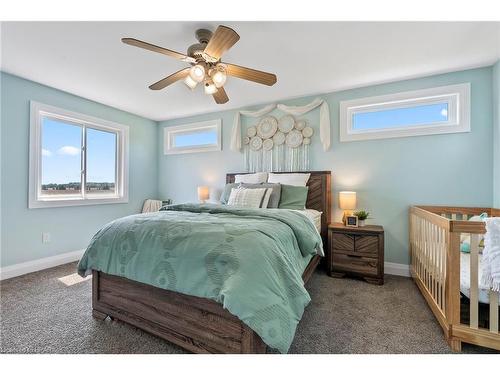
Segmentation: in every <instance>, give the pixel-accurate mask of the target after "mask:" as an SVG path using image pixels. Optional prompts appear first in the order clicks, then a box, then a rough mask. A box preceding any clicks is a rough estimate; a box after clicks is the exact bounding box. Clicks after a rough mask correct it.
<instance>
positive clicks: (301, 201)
mask: <svg viewBox="0 0 500 375" xmlns="http://www.w3.org/2000/svg"><path fill="white" fill-rule="evenodd" d="M308 190H309V187H307V186H293V185H281V199H280V204H279V206H278V208H287V209H290V210H303V209H305V208H306V202H307V192H308Z"/></svg>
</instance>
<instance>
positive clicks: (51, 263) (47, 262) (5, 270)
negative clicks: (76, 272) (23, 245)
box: [0, 250, 85, 280]
mask: <svg viewBox="0 0 500 375" xmlns="http://www.w3.org/2000/svg"><path fill="white" fill-rule="evenodd" d="M84 252H85V250H77V251H72V252H69V253H64V254H59V255H54V256H51V257H47V258H42V259H37V260H32V261H29V262H24V263H18V264H13V265H12V266H7V267H2V268H0V280H6V279H10V278H12V277H16V276H21V275H25V274H27V273H31V272H36V271H40V270H44V269H46V268H51V267H55V266H60V265H61V264H66V263H71V262H74V261H77V260H79V259H80V258H81V257H82V255H83V253H84Z"/></svg>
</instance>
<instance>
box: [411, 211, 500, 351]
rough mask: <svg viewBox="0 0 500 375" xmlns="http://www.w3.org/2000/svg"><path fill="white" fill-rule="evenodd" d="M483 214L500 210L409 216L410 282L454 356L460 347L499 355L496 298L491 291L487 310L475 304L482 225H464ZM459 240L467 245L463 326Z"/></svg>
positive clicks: (422, 213)
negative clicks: (484, 321)
mask: <svg viewBox="0 0 500 375" xmlns="http://www.w3.org/2000/svg"><path fill="white" fill-rule="evenodd" d="M483 212H486V213H488V215H489V216H500V210H497V209H491V208H477V207H476V208H464V207H448V206H446V207H441V206H414V207H411V208H410V212H409V242H410V243H409V247H410V256H411V263H410V270H411V274H412V277H413V278H414V280H415V282H416V284H417V286H418V287H419V289H420V291H421V292H422V295H423V296H424V298H425V299H426V301H427V303H428V304H429V306H430V308H431V310H432V311H433V313H434V315H435V316H436V318H437V320H438V322H439V324H440V325H441V327H442V328H443V332H444V334H445V337H446V339H447V340H448V342H449V344H450V346H451V347H452V349H453V350H456V351H460V350H461V342H462V341H463V342H469V343H472V344H477V345H482V346H487V347H490V348H494V349H498V350H500V335H499V327H498V326H499V307H498V300H499V293H498V292H493V291H489V306H485V304H484V303H480V300H479V293H480V286H479V281H478V276H479V269H480V267H479V260H480V242H481V238H482V236H483V235H484V233H485V232H486V231H485V225H484V223H483V222H476V221H468V220H469V219H470V218H471V217H472V216H475V215H480V214H481V213H483ZM461 238H462V240H463V239H464V238H465V239H466V240H468V241H469V243H470V256H469V259H470V262H469V267H470V269H469V275H470V280H469V285H470V289H469V290H470V292H469V296H468V300H469V301H470V303H469V310H468V322H461V315H462V314H461V312H464V313H466V312H467V311H465V309H464V311H461V308H462V307H461V300H462V301H463V300H464V299H466V298H462V299H461V294H460V275H461V268H460V267H461V252H460V246H461ZM480 307H481V311H480ZM485 307H486V310H487V311H486V313H487V315H488V316H487V324H481V321H480V319H479V316H480V312H483V310H485ZM488 310H489V311H488ZM483 315H484V314H483Z"/></svg>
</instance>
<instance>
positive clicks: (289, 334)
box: [79, 172, 331, 353]
mask: <svg viewBox="0 0 500 375" xmlns="http://www.w3.org/2000/svg"><path fill="white" fill-rule="evenodd" d="M310 173H311V176H310V179H309V181H308V183H307V185H308V186H309V192H308V196H307V203H306V208H308V209H314V210H317V211H320V212H322V213H323V215H322V219H321V226H320V231H319V233H318V231H317V230H316V228H315V227H314V223H313V222H312V221H311V220H309V219H308V218H307V217H306V216H304V215H302V214H299V213H294V212H285V211H291V210H281V211H282V212H278V211H280V210H278V209H274V210H272V209H271V210H260V211H259V212H256V211H255V210H253V211H252V210H250V211H245V210H240V209H232V208H226V207H221V206H210V205H202V206H199V205H179V206H176V208H174V209H173V211H175V212H174V213H171V212H169V213H167V214H165V215H179V217H180V218H181V219H179V223H180V222H186V221H191V222H192V221H196V224H195V225H196V226H194V227H193V228H196V230H194V231H193V232H191V233H188V234H186V233H184V232H185V231H186V229H185V228H183V227H182V225H181V226H179V225H178V226H177V227H173V228H172V227H168V228H170V229H169V230H168V231H164V230H162V229H161V227H158V225H160V224H161V222H162V216H161V215H163V214H162V213H160V214H159V216H158V217H155V218H154V220H153V217H154V215H153V216H151V215H149V216H148V215H146V216H141V215H135V216H133V217H129V218H128V219H119V220H118V221H117V222H114V223H111V224H110V226H107V227H105V228H103V229H102V230H101V231H100V232H99V233H98V234H97V235H96V237H94V238H97V239H98V240H99V241H100V242H99V243H100V247H98V246H94V247H93V246H92V243H91V245H90V246H89V249H90V250H87V252H88V254H87V253H86V255H84V258H82V261H81V262H80V264H81V267H80V265H79V272H80V273H81V274H84V273H89V272H91V273H92V274H93V281H92V283H93V285H92V309H93V310H92V313H93V316H94V317H95V318H97V319H105V318H106V317H108V316H109V317H110V318H112V319H119V320H121V321H124V322H126V323H129V324H132V325H134V326H136V327H138V328H141V329H143V330H145V331H148V332H150V333H152V334H155V335H157V336H160V337H162V338H164V339H166V340H168V341H170V342H173V343H175V344H177V345H179V346H181V347H183V348H185V349H187V350H189V351H191V352H195V353H265V352H266V350H267V346H268V345H269V346H271V347H273V348H276V349H278V350H279V351H280V352H286V351H287V350H288V347H289V345H290V343H291V340H292V339H293V334H294V332H295V327H296V324H297V323H298V321H299V320H300V318H301V316H302V312H303V309H304V308H305V306H306V305H307V303H308V302H309V300H310V298H309V296H308V294H307V292H306V293H305V294H304V291H305V289H303V288H304V284H305V283H306V282H307V281H308V280H309V278H310V277H311V275H312V273H313V272H314V270H315V268H316V266H317V265H318V263H319V260H320V256H319V255H318V254H315V253H313V252H312V251H311V250H310V248H311V246H312V244H314V243H316V242H317V243H318V244H319V243H321V242H323V241H325V240H326V234H327V228H328V222H329V218H330V207H331V185H330V179H331V174H330V172H310ZM234 176H235V174H228V175H227V182H228V183H229V182H233V181H234ZM172 217H174V216H172ZM175 217H176V219H175V220H177V216H175ZM169 220H170V219H169ZM169 223H170V222H169ZM176 223H177V221H176ZM266 223H268V224H269V223H273V224H272V226H273V230H276V233H282V237H279V240H273V241H274V242H269V239H268V237H270V238H271V237H273V236H277V234H274V233H271V232H270V231H269V230H268V228H269V227H270V225H271V224H269V225H267V226H266V225H265V224H266ZM153 225H154V226H153ZM162 225H163V224H162ZM169 225H170V224H169ZM193 225H194V224H193ZM113 226H115V227H120V226H122V227H123V228H122V229H121V230H122V231H121V232H120V231H118V232H117V231H116V228H114V229H113V230H111V229H109V228H110V227H113ZM245 227H248V228H250V229H251V230H254V228H255V231H256V232H255V233H252V235H254V236H255V237H252V238H253V239H255V244H257V245H254V247H253V248H249V247H248V246H249V245H248V242H249V241H248V240H247V241H246V242H245V241H243V239H244V235H241V236H240V237H241V238H240V237H238V236H239V233H238V231H240V230H241V229H244V228H245ZM131 228H140V229H137V233H140V234H137V233H135V234H133V235H132V233H134V230H131ZM148 228H149V229H148ZM158 228H160V229H158ZM308 228H309V229H308ZM311 228H312V229H311ZM141 231H143V232H141ZM313 231H314V234H312V233H313ZM257 232H259V233H264V234H265V235H262V236H261V235H257V234H256V233H257ZM107 233H108V234H107ZM116 233H118V234H119V235H120V236H122V237H123V238H125V239H126V238H127V237H128V236H130V239H126V240H125V241H121V242H120V243H123V245H122V244H121V245H120V246H121V247H120V248H119V250H118V252H116V251H115V252H110V253H109V254H105V253H103V251H104V252H105V250H102V249H103V248H104V249H106V241H105V240H104V239H105V238H106V235H108V237H109V238H112V239H113V238H115V237H113V236H116ZM165 233H168V234H167V235H166V234H165ZM217 233H221V234H220V236H219V234H217ZM222 233H223V234H222ZM290 233H292V234H293V235H290ZM202 234H203V235H204V237H203V238H204V239H205V240H206V241H207V246H203V247H200V246H198V248H197V249H196V250H197V251H198V252H200V251H205V247H206V251H207V253H206V254H205V253H200V254H199V256H198V255H195V256H194V257H193V259H197V260H193V259H191V258H190V259H189V261H188V260H185V259H184V258H181V257H180V256H179V257H177V258H176V253H175V251H174V252H168V254H167V252H165V255H164V256H165V259H164V260H163V261H161V262H158V261H157V260H155V264H151V267H152V268H151V269H153V272H152V273H151V275H153V276H154V282H150V281H148V280H146V279H144V278H141V276H140V274H141V272H139V270H140V267H145V266H147V264H148V262H149V260H148V259H149V258H148V257H147V256H145V255H144V256H142V255H137V253H138V254H144V253H147V251H149V248H148V249H140V251H136V250H134V248H135V247H134V246H135V245H134V241H138V240H137V236H140V238H143V239H146V240H147V241H150V242H144V243H152V244H156V243H160V242H159V241H160V240H159V239H160V238H163V237H161V236H164V237H165V236H166V238H167V237H169V236H170V237H171V238H170V239H169V241H177V239H176V238H183V240H182V241H181V242H179V243H176V245H175V246H176V248H175V249H180V250H179V251H181V252H180V253H178V254H182V251H186V250H189V248H190V241H194V239H196V237H197V236H198V237H199V236H202ZM134 238H135V239H134ZM218 240H220V242H221V244H220V246H219V245H218V246H215V247H214V246H211V245H210V243H211V242H210V241H218ZM93 241H94V239H93ZM259 241H264V242H259ZM266 241H267V242H266ZM314 241H316V242H314ZM141 243H142V242H141ZM103 246H104V247H103ZM154 246H156V245H151V248H152V249H153V248H154ZM245 246H247V248H245ZM275 246H276V248H277V249H278V250H279V251H278V250H276V249H275ZM111 247H112V246H111V245H110V248H111ZM94 248H99V249H101V251H100V252H99V254H101V255H102V254H104V255H102V256H101V255H99V257H100V258H103V257H104V258H106V259H107V258H109V257H113V256H116V261H115V262H114V263H113V264H114V265H113V267H114V268H113V267H110V266H109V265H108V268H106V269H104V268H103V267H99V262H98V261H96V260H95V259H96V257H98V256H97V255H96V253H92V251H91V250H92V249H94ZM215 248H217V250H216V251H215V252H214V250H213V249H215ZM297 249H299V250H300V251H301V252H302V256H301V257H300V256H296V255H290V254H292V253H293V254H296V253H297ZM151 251H152V250H151ZM231 251H233V252H236V253H237V256H235V257H234V256H233V255H232V253H231ZM277 251H278V253H279V254H281V255H280V256H279V257H275V256H274V255H272V254H274V253H276V252H277ZM304 252H305V253H304ZM154 254H155V256H158V255H159V253H154ZM141 256H142V258H141ZM92 257H94V263H93V264H92V259H93V258H92ZM252 257H253V258H252ZM275 258H276V259H281V260H280V262H285V263H286V264H285V266H284V269H285V270H289V272H281V273H280V277H278V278H273V277H269V275H270V274H272V273H273V272H274V271H273V270H274V268H272V267H274V266H272V265H271V266H270V265H269V264H271V263H272V264H274V263H273V262H274V261H269V259H275ZM295 258H297V259H298V260H297V261H295V260H294V259H295ZM109 259H111V258H109ZM200 260H202V261H203V262H204V267H206V270H207V273H206V274H208V278H206V280H205V279H201V278H202V276H201V275H200V273H199V272H198V271H197V270H198V269H199V268H200V266H199V264H198V263H199V262H200ZM196 262H198V263H196ZM238 262H239V263H238ZM257 262H262V263H259V267H254V265H255V263H257ZM111 263H112V262H110V263H109V264H111ZM106 264H108V263H106ZM236 265H237V266H236ZM221 267H222V268H221ZM287 267H288V268H287ZM235 269H237V270H238V273H235V272H236V271H235V272H233V271H234V270H235ZM276 269H277V268H276ZM105 270H106V271H107V272H104V271H105ZM155 270H156V271H155ZM299 270H300V271H301V273H299ZM155 272H156V273H155ZM254 273H255V275H253V274H254ZM130 275H132V276H130ZM228 275H230V276H231V279H230V280H231V282H230V283H229V282H228V280H229V279H228ZM297 275H298V277H297ZM153 276H151V278H153ZM300 276H301V277H300ZM205 277H206V276H205ZM244 277H245V278H249V277H254V279H255V280H253V279H252V280H253V281H251V282H248V280H247V279H243V278H244ZM174 279H175V283H174V282H173V281H172V280H174ZM188 280H189V282H193V283H195V284H196V287H197V289H196V292H195V293H193V290H190V289H189V288H190V286H189V284H187V281H188ZM276 280H279V282H281V281H280V280H284V281H283V282H284V283H285V284H286V285H285V286H286V288H282V289H283V290H285V291H286V293H285V294H286V296H287V298H283V296H282V295H280V294H279V293H277V292H276V291H279V290H281V289H279V285H278V286H276V285H274V284H275V283H276ZM174 285H175V287H174ZM200 286H201V287H200ZM193 288H194V287H193ZM217 288H219V289H217ZM276 288H278V289H276ZM252 289H255V292H253V291H252ZM268 289H269V291H268ZM268 292H269V293H270V294H271V297H269V298H278V297H279V298H278V300H277V301H273V303H272V304H271V305H272V306H273V308H269V306H265V305H264V304H263V303H264V301H267V300H266V298H268V296H265V298H264V293H268ZM252 293H253V294H252ZM306 295H307V296H306ZM290 296H292V297H290ZM266 303H267V302H266ZM271 305H270V306H271ZM230 311H231V312H230ZM257 332H258V333H257Z"/></svg>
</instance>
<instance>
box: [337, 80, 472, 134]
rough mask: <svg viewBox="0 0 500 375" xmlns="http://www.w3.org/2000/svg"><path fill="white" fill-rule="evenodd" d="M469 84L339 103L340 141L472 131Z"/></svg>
mask: <svg viewBox="0 0 500 375" xmlns="http://www.w3.org/2000/svg"><path fill="white" fill-rule="evenodd" d="M469 111H470V84H469V83H464V84H459V85H452V86H443V87H435V88H431V89H425V90H417V91H407V92H402V93H397V94H390V95H382V96H374V97H369V98H363V99H354V100H347V101H342V102H340V141H341V142H348V141H359V140H367V139H380V138H395V137H409V136H417V135H429V134H443V133H462V132H469V131H470V120H469Z"/></svg>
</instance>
